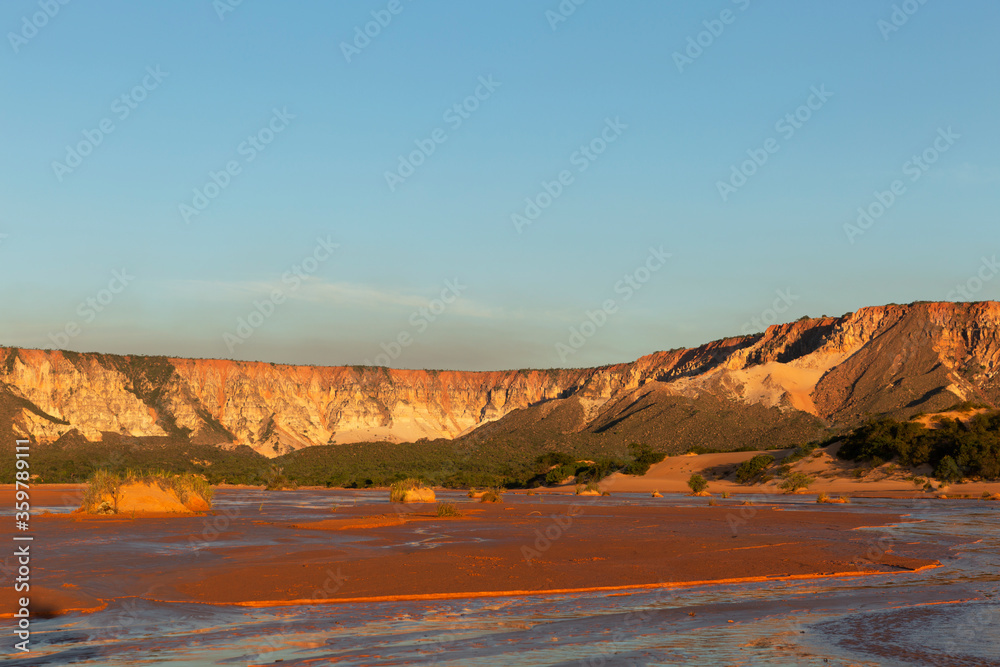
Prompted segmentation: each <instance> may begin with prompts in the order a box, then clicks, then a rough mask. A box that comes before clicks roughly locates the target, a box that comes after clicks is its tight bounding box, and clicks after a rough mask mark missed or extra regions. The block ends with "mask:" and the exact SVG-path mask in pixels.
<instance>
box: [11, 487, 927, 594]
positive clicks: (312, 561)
mask: <svg viewBox="0 0 1000 667" xmlns="http://www.w3.org/2000/svg"><path fill="white" fill-rule="evenodd" d="M39 491H40V490H36V492H35V494H34V496H33V497H34V498H35V499H38V498H41V497H42V495H43V494H42V493H39ZM65 493H66V489H64V488H61V489H53V490H52V494H53V498H54V499H58V498H60V497H64V495H65ZM276 497H280V494H279V496H276ZM576 500H577V502H576V503H574V502H573V499H570V498H559V497H548V498H545V499H537V498H534V497H524V496H515V497H511V496H508V497H507V498H505V501H506V502H504V503H499V504H482V503H473V502H455V504H456V506H457V507H458V508H459V509H460V511H461V512H462V513H463V514H464V516H462V517H460V518H439V517H437V516H436V515H435V513H434V509H435V507H436V506H435V505H433V504H429V505H413V506H405V507H404V506H393V505H389V504H385V503H381V504H368V505H356V506H353V507H347V508H345V507H341V508H338V509H337V510H336V511H333V510H332V509H326V508H319V509H315V510H312V511H311V513H310V514H309V516H308V517H307V519H306V520H303V519H302V518H301V517H299V518H298V519H296V520H291V519H289V518H288V517H285V516H282V513H281V511H279V510H278V509H271V508H269V509H264V510H262V512H253V511H249V510H243V512H242V513H238V512H236V513H234V512H229V513H228V514H229V516H227V514H226V513H223V512H221V511H217V512H215V513H214V514H212V515H209V516H203V517H190V516H188V517H174V518H137V519H135V520H131V519H128V518H122V517H87V516H81V515H69V514H63V515H44V516H37V517H33V531H32V532H33V533H34V534H35V535H36V542H35V543H34V547H33V549H34V551H33V553H34V554H35V559H36V560H35V561H34V563H33V590H38V591H39V593H38V594H37V595H33V598H32V599H33V602H34V603H35V604H36V605H40V607H39V608H40V609H41V607H45V609H46V610H47V612H49V613H54V612H58V611H59V610H63V611H65V610H70V609H74V610H81V611H82V610H94V609H95V608H99V607H100V605H102V604H103V601H107V600H110V599H113V598H125V597H141V598H145V599H149V600H157V601H170V602H204V603H213V604H241V605H247V606H273V605H278V604H304V603H315V602H321V601H322V602H338V601H339V602H347V601H361V600H403V599H441V598H448V597H477V596H486V595H512V594H514V595H516V594H529V593H545V592H568V591H591V590H616V589H621V590H627V589H630V588H642V587H653V586H670V585H693V584H696V583H698V584H703V583H707V582H727V583H731V582H736V581H759V580H782V579H789V578H812V577H828V576H846V575H858V574H876V573H885V572H900V573H904V572H907V571H914V570H919V569H921V568H926V567H932V566H934V565H935V563H936V561H935V557H936V554H930V553H925V552H922V551H920V549H919V545H909V546H906V545H895V549H896V551H888V552H886V550H885V549H884V548H878V547H873V544H872V541H871V538H870V533H867V531H858V530H854V529H855V528H858V527H860V526H874V525H886V524H890V523H895V522H898V521H899V520H900V519H901V517H900V516H899V515H895V514H859V513H857V512H853V513H847V512H838V511H836V510H835V509H833V508H828V509H824V510H823V511H819V510H817V511H811V510H807V511H794V512H791V511H782V510H781V509H780V508H771V507H768V506H765V505H762V506H752V507H748V506H741V505H740V504H739V502H732V501H720V504H719V506H717V507H708V506H706V507H692V508H677V507H674V508H669V507H656V506H621V505H616V506H615V505H610V504H606V503H605V504H601V501H600V500H599V499H576ZM35 504H36V505H38V504H41V503H40V502H39V501H38V500H35ZM253 509H254V510H256V509H258V508H256V507H254V508H253ZM904 520H905V519H904ZM77 532H81V533H83V532H85V533H86V536H87V539H86V540H85V541H84V540H80V546H79V548H77V549H73V548H72V545H73V542H74V540H73V535H74V533H77ZM67 544H68V546H67ZM47 545H52V546H53V547H55V546H56V545H60V546H59V547H58V549H56V548H52V549H49V548H47ZM873 549H874V551H873ZM904 576H905V575H904ZM36 587H40V588H36ZM43 589H47V592H46V590H43ZM2 604H3V609H2V611H3V612H5V613H10V611H11V609H12V605H13V594H12V593H10V594H8V591H4V597H3V598H2Z"/></svg>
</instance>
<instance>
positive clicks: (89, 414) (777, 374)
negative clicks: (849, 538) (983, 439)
mask: <svg viewBox="0 0 1000 667" xmlns="http://www.w3.org/2000/svg"><path fill="white" fill-rule="evenodd" d="M0 359H2V363H0V431H2V432H3V433H6V434H9V435H10V436H16V437H30V438H31V439H32V440H33V441H34V442H37V443H39V444H42V445H44V444H47V443H53V442H57V441H60V440H61V441H63V442H66V441H69V440H77V441H81V440H83V439H85V440H88V441H100V440H103V439H108V438H112V439H113V438H120V437H122V436H127V437H130V438H138V439H140V440H142V439H148V440H150V441H157V442H161V441H162V442H173V441H177V442H191V443H194V444H203V445H215V446H219V447H225V448H233V447H236V446H239V445H247V446H249V447H251V448H253V449H254V450H256V451H257V452H259V453H261V454H264V455H266V456H270V457H273V456H277V455H279V454H284V453H287V452H290V451H293V450H297V449H302V448H306V447H310V446H313V445H328V444H343V443H354V442H371V441H389V442H412V441H417V440H420V439H425V438H426V439H431V440H433V439H440V438H445V439H465V440H470V441H479V442H488V441H490V440H494V439H501V438H507V439H510V438H514V439H520V440H522V441H524V442H528V443H531V444H534V445H537V446H539V447H542V446H546V445H550V444H553V443H559V442H562V441H567V442H581V443H590V444H595V445H600V444H602V443H603V444H607V445H617V444H621V443H624V442H631V441H634V440H639V441H645V442H648V443H650V444H653V445H655V446H656V447H658V448H661V449H667V450H676V449H677V448H680V447H684V448H686V447H688V446H691V445H702V446H707V447H716V448H720V449H734V448H737V447H740V446H745V445H765V446H766V445H778V444H791V443H794V442H800V441H802V440H807V439H810V438H812V437H818V436H819V435H821V434H823V433H825V432H827V430H828V429H829V428H842V427H849V426H854V425H857V424H858V423H860V422H862V421H864V420H866V419H867V418H869V417H871V416H874V415H882V414H885V415H890V416H895V417H909V416H910V415H912V414H914V413H917V412H931V411H935V410H940V409H943V408H946V407H948V406H950V405H952V404H954V403H957V402H960V401H967V400H972V401H977V402H984V403H989V404H993V405H995V404H997V403H998V402H1000V375H998V366H1000V304H998V303H996V302H980V303H915V304H910V305H889V306H882V307H871V308H863V309H861V310H859V311H857V312H855V313H848V314H847V315H844V316H843V317H839V318H832V317H824V318H818V319H805V318H804V319H802V320H799V321H798V322H793V323H789V324H782V325H775V326H772V327H770V328H768V329H767V331H765V332H764V333H762V334H756V335H751V336H740V337H734V338H726V339H723V340H719V341H715V342H712V343H708V344H705V345H702V346H700V347H697V348H692V349H679V350H671V351H667V352H657V353H654V354H651V355H648V356H645V357H642V358H640V359H638V360H636V361H635V362H632V363H627V364H615V365H612V366H604V367H600V368H585V369H553V370H516V371H497V372H459V371H413V370H393V369H386V368H381V367H357V366H352V367H313V366H286V365H279V364H269V363H260V362H243V361H225V360H200V359H171V358H166V357H141V356H117V355H109V354H96V353H76V352H68V351H49V350H29V349H19V348H0Z"/></svg>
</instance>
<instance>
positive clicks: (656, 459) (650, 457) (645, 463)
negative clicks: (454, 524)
mask: <svg viewBox="0 0 1000 667" xmlns="http://www.w3.org/2000/svg"><path fill="white" fill-rule="evenodd" d="M628 448H629V452H630V453H631V454H632V459H633V460H632V462H631V463H629V464H628V465H626V466H625V468H624V470H622V472H623V473H625V474H626V475H645V474H646V473H647V472H649V468H650V467H651V466H652V465H653V464H655V463H660V462H661V461H663V459H665V458H667V455H666V454H662V453H660V452H654V451H653V449H652V448H651V447H650V446H649V445H642V444H639V443H637V442H633V443H631V444H630V445H629V446H628Z"/></svg>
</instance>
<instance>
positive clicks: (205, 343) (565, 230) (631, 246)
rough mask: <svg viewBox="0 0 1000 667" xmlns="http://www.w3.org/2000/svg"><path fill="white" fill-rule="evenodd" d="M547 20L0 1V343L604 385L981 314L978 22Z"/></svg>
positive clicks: (991, 13)
mask: <svg viewBox="0 0 1000 667" xmlns="http://www.w3.org/2000/svg"><path fill="white" fill-rule="evenodd" d="M894 4H895V5H896V7H899V10H898V11H896V10H894ZM903 5H905V7H904V6H903ZM562 6H563V8H564V9H565V8H567V7H575V11H573V12H572V13H571V14H569V12H568V11H567V12H566V13H567V14H569V15H568V16H564V15H562V14H560V13H559V11H560V3H559V2H557V1H555V0H552V1H549V2H541V1H533V2H528V1H521V0H505V1H503V2H500V1H492V2H489V1H486V2H476V3H470V2H458V1H451V2H444V1H441V2H434V1H432V0H399V1H398V4H397V3H395V2H390V0H379V1H374V2H369V1H364V2H360V1H359V2H338V3H332V2H282V3H277V2H264V1H262V0H244V1H243V2H242V3H240V4H239V5H237V6H230V5H229V0H219V2H215V3H213V2H212V1H211V0H197V1H195V0H188V1H185V2H172V3H154V2H149V1H146V2H102V3H85V2H80V1H79V0H77V1H75V2H69V3H68V4H65V5H62V4H59V3H58V0H51V4H49V3H47V2H46V0H42V2H41V3H40V2H38V0H36V1H35V2H29V1H21V0H17V1H13V0H12V1H9V2H4V3H3V4H2V5H0V27H2V29H3V33H4V34H5V40H4V41H5V44H4V45H3V46H2V47H0V80H2V85H3V89H4V91H5V95H4V97H3V101H2V102H0V114H2V115H0V121H2V122H0V136H2V146H3V156H2V158H0V197H2V199H0V201H2V202H3V207H2V209H0V233H2V234H4V235H5V236H3V237H2V238H0V276H2V280H3V284H4V286H5V288H4V290H3V291H2V293H0V308H2V309H3V317H2V318H0V344H3V345H17V346H24V347H65V348H68V349H75V350H85V351H105V352H116V353H142V354H166V355H172V356H195V357H231V358H240V359H260V360H266V361H275V362H288V363H312V364H331V365H337V364H360V363H366V362H368V363H383V364H385V363H388V365H391V366H394V367H403V368H422V367H426V368H457V369H498V368H523V367H551V366H588V365H597V364H604V363H613V362H618V361H628V360H631V359H634V358H636V357H638V356H641V355H643V354H647V353H650V352H653V351H656V350H661V349H671V348H676V347H687V346H693V345H697V344H700V343H702V342H706V341H708V340H711V339H716V338H721V337H724V336H728V335H735V334H739V333H741V332H742V331H749V330H752V329H755V328H757V326H758V323H764V324H766V323H768V322H771V321H774V320H779V321H788V320H793V319H796V318H798V317H800V316H802V315H812V316H818V315H821V314H829V315H840V314H842V313H844V312H846V311H851V310H855V309H857V308H860V307H862V306H866V305H878V304H884V303H889V302H896V303H904V302H910V301H915V300H947V299H953V300H966V297H963V296H962V294H961V293H960V292H956V287H957V286H959V285H963V286H965V294H967V295H968V296H970V297H972V298H973V299H975V300H984V299H995V298H997V297H998V295H1000V290H998V286H1000V276H997V275H995V271H994V270H993V269H990V270H985V271H981V269H982V267H983V263H984V258H985V259H987V260H991V259H992V258H993V256H994V254H995V253H996V252H998V251H1000V248H998V247H997V244H996V243H995V241H994V239H995V238H996V234H995V232H994V229H995V225H996V219H997V211H998V204H1000V132H998V130H997V126H996V116H997V109H998V101H1000V87H998V86H997V85H996V72H997V71H998V69H1000V67H998V66H1000V45H998V42H997V39H996V35H997V30H998V27H1000V5H997V3H995V2H990V1H989V0H969V1H967V2H963V3H951V4H949V3H945V2H942V1H941V0H929V1H927V2H925V3H924V4H922V5H921V4H920V3H919V2H918V1H917V0H910V2H907V3H893V2H888V1H882V0H874V1H873V0H864V1H862V0H848V1H845V2H837V3H833V2H811V3H802V2H792V1H791V0H783V1H772V2H767V3H765V2H762V1H760V0H736V1H731V0H717V1H716V2H672V3H664V2H653V1H645V2H639V1H635V2H624V3H610V2H600V1H598V0H588V1H587V2H584V3H583V4H581V5H579V6H576V5H573V3H572V2H564V3H563V5H562ZM46 7H47V8H48V12H49V14H52V16H47V15H45V14H44V12H45V9H46ZM227 8H228V9H231V10H232V11H225V9H227ZM392 10H395V11H396V13H393V12H392ZM904 10H909V11H910V12H911V13H909V14H907V13H906V12H905V11H904ZM894 11H895V12H896V14H895V16H894ZM373 13H374V14H373ZM378 19H381V20H382V22H383V23H384V24H385V25H384V26H382V25H378V24H377V23H371V22H373V21H377V20H378ZM562 19H565V20H562ZM894 19H895V23H893V20H894ZM904 19H905V20H904ZM880 22H881V23H880ZM366 24H368V25H366ZM366 28H367V29H368V31H369V33H372V34H374V36H373V37H362V38H358V37H357V35H358V34H359V33H360V34H363V33H364V31H365V29H366ZM896 28H898V29H896ZM355 40H357V41H355ZM366 40H367V41H366ZM689 40H690V41H689ZM699 41H700V42H701V44H702V45H701V46H691V44H692V43H693V44H697V43H698V42H699ZM344 44H349V45H351V46H349V47H346V48H345V46H344ZM345 53H346V55H345ZM678 53H679V54H681V56H678V55H676V54H678ZM684 58H687V59H686V60H685V59H684ZM151 72H152V74H151ZM814 91H820V92H821V93H822V94H821V95H820V96H817V95H816V93H815V92H814ZM477 94H478V98H477ZM123 96H125V98H124V99H122V98H123ZM455 105H459V109H458V110H455ZM810 105H811V106H812V108H810ZM796 113H798V114H799V119H798V120H794V118H795V114H796ZM788 114H792V115H793V116H792V117H793V120H794V122H790V121H788V120H785V121H783V124H779V122H781V121H782V119H785V118H786V115H788ZM102 123H103V125H102ZM102 127H103V128H104V129H110V130H111V131H110V132H105V131H102V129H101V128H102ZM789 127H791V130H790V129H789ZM935 142H937V145H936V146H935ZM81 144H82V145H81ZM419 146H423V152H418V153H416V154H413V152H414V151H421V148H419ZM588 146H589V148H587V147H588ZM430 147H433V151H431V150H430ZM768 148H769V149H770V150H768ZM77 149H79V150H77ZM581 149H586V150H581ZM748 151H749V152H748ZM925 151H927V157H929V158H933V159H934V161H933V164H926V165H924V167H925V168H926V169H924V168H921V167H919V166H918V167H916V169H914V165H913V164H912V163H910V164H909V165H908V164H907V163H908V162H910V161H911V159H912V158H913V157H914V156H918V157H919V156H920V155H922V154H924V153H925ZM84 152H85V153H87V154H86V155H79V154H80V153H84ZM68 153H75V154H76V155H78V156H79V157H73V155H71V154H68ZM598 153H599V154H598ZM411 154H413V155H412V156H411ZM401 156H402V157H401ZM754 156H756V157H757V160H758V163H762V164H754V163H752V162H751V163H747V164H744V163H745V162H746V161H747V160H751V159H752V158H753V157H754ZM411 157H412V160H411ZM765 157H766V160H765V159H764V158H765ZM251 158H252V159H251ZM401 159H402V160H404V161H405V162H406V163H407V164H404V165H403V166H402V168H401V167H400V160H401ZM416 163H419V164H418V165H417V166H413V165H414V164H416ZM410 166H413V169H412V173H411V172H410V171H409V167H410ZM227 167H231V169H232V171H231V173H227V172H226V170H227ZM734 167H735V168H736V169H737V171H739V170H741V169H742V170H743V171H744V175H745V174H746V173H749V174H750V175H749V176H745V182H744V180H743V179H742V178H741V176H739V175H738V176H735V177H733V168H734ZM387 173H395V176H388V177H387ZM213 174H214V177H213ZM401 174H402V175H401ZM213 178H214V181H215V183H213ZM560 178H562V179H564V180H563V183H560V182H559V181H560ZM390 181H391V184H390ZM896 181H898V183H897V184H896V185H897V188H898V189H897V191H898V192H899V193H900V194H898V196H896V195H891V192H892V187H893V183H894V182H896ZM720 182H723V183H728V186H729V187H725V186H721V188H720ZM218 183H222V184H224V185H225V187H219V186H218V185H217V184H218ZM546 184H547V187H548V192H547V191H546ZM734 184H736V185H734ZM206 188H207V192H206ZM196 190H197V191H198V192H200V193H201V194H200V196H201V197H204V199H199V195H198V194H196ZM720 190H721V191H720ZM877 192H878V193H890V194H882V195H880V197H881V198H882V200H883V203H887V202H889V198H890V196H891V197H893V198H894V201H892V202H891V204H888V205H887V206H885V207H884V208H885V210H884V213H883V214H882V215H881V216H879V217H877V218H873V219H872V221H871V223H870V224H868V226H867V228H866V229H862V228H861V227H856V228H854V229H853V232H852V231H851V228H848V229H847V230H846V231H845V225H850V224H855V225H856V220H857V218H858V216H859V213H858V209H859V207H861V208H862V209H868V210H870V211H872V212H875V213H877V212H878V211H879V207H880V206H881V204H879V202H878V200H879V196H876V193H877ZM552 193H554V194H555V195H556V196H554V197H553V196H552ZM209 194H211V195H212V197H208V196H206V195H209ZM526 200H527V201H526ZM532 202H534V205H536V206H537V205H539V204H541V205H542V206H539V207H538V210H537V211H535V210H533V209H532V206H531V203H532ZM196 204H198V205H204V206H203V207H202V210H199V209H198V208H197V207H196ZM185 206H186V207H190V208H188V209H185V208H183V207H185ZM185 211H186V213H185ZM192 211H194V213H192ZM536 213H537V216H536V215H535V214H536ZM528 214H530V215H531V217H533V218H534V219H531V220H529V219H528ZM515 215H520V216H522V217H521V218H514V219H513V220H512V216H515ZM518 221H520V222H518ZM866 224H867V223H866ZM321 241H322V242H321ZM334 245H335V246H336V248H333V247H332V246H334ZM665 255H669V258H666V259H664V258H663V257H664V256H665ZM657 257H659V259H658V258H657ZM296 267H298V268H296ZM116 271H117V272H118V277H117V278H116V277H115V274H114V273H113V272H116ZM123 271H124V273H122V272H123ZM991 272H992V273H993V274H994V275H992V276H991V277H990V278H989V279H986V280H980V281H977V280H976V277H977V276H978V275H983V276H990V275H991ZM970 281H971V283H970ZM630 282H631V283H632V284H633V285H634V287H630V286H629V284H630ZM88 299H89V300H90V302H89V304H88ZM421 309H424V310H423V311H421ZM779 311H780V312H779ZM255 312H256V313H257V314H256V315H254V314H253V313H255ZM588 313H589V314H588ZM755 320H756V322H755ZM574 332H575V333H574ZM394 341H395V344H393V342H394ZM397 345H398V347H397ZM379 355H382V356H381V357H380V356H379Z"/></svg>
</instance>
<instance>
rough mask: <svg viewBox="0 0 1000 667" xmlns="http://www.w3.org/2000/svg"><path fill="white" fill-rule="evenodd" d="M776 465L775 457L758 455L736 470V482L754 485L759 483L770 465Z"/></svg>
mask: <svg viewBox="0 0 1000 667" xmlns="http://www.w3.org/2000/svg"><path fill="white" fill-rule="evenodd" d="M772 463H774V457H773V456H771V455H770V454H758V455H757V456H755V457H753V458H752V459H750V460H748V461H744V462H743V463H741V464H740V466H739V467H738V468H737V469H736V481H737V482H739V483H740V484H752V483H753V482H755V481H758V480H759V479H760V478H761V476H762V475H763V474H764V471H765V470H767V469H768V468H769V467H770V465H771V464H772Z"/></svg>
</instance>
